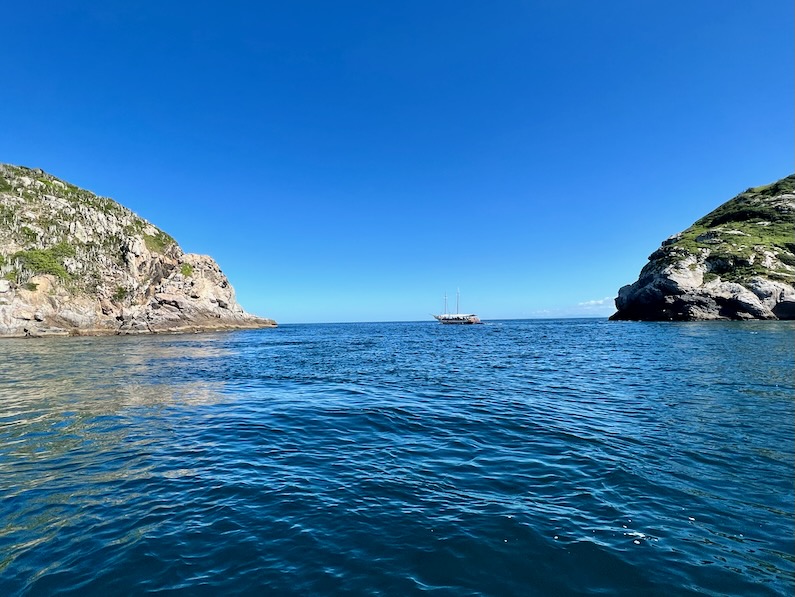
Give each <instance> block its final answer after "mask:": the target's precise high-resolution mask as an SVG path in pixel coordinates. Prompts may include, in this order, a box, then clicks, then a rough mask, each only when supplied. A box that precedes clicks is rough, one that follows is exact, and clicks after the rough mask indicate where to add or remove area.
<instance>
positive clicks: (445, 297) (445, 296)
mask: <svg viewBox="0 0 795 597" xmlns="http://www.w3.org/2000/svg"><path fill="white" fill-rule="evenodd" d="M444 313H447V293H446V292H445V293H444Z"/></svg>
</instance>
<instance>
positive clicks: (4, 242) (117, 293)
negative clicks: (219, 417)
mask: <svg viewBox="0 0 795 597" xmlns="http://www.w3.org/2000/svg"><path fill="white" fill-rule="evenodd" d="M275 325H276V324H275V322H274V321H273V320H271V319H263V318H260V317H256V316H254V315H251V314H249V313H246V312H245V311H244V310H243V308H242V307H241V306H240V305H239V304H238V303H237V300H236V299H235V291H234V289H233V288H232V286H231V284H230V283H229V280H228V279H227V278H226V276H225V275H224V274H223V272H222V271H221V268H220V267H219V266H218V264H217V263H216V262H215V261H214V260H213V259H212V258H211V257H208V256H206V255H194V254H189V253H184V252H183V251H182V249H181V248H180V247H179V245H178V244H177V243H176V241H175V240H174V239H173V238H171V237H170V236H169V235H168V234H166V233H165V232H163V231H162V230H160V229H159V228H157V227H155V226H154V225H152V224H150V223H149V222H147V221H146V220H144V219H142V218H140V217H138V216H137V215H135V214H134V213H133V212H131V211H130V210H128V209H127V208H125V207H123V206H122V205H119V204H118V203H116V202H115V201H113V200H111V199H107V198H104V197H98V196H96V195H94V194H93V193H91V192H89V191H86V190H83V189H79V188H77V187H75V186H74V185H71V184H69V183H66V182H64V181H61V180H58V179H57V178H55V177H53V176H51V175H49V174H46V173H44V172H42V171H41V170H31V169H28V168H22V167H17V166H9V165H3V164H0V336H18V337H25V336H52V335H83V334H142V333H157V332H185V331H207V330H223V329H241V328H259V327H272V326H275Z"/></svg>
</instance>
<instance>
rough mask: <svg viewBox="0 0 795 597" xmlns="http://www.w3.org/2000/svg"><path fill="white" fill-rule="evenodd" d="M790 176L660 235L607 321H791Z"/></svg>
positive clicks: (793, 194)
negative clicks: (665, 236)
mask: <svg viewBox="0 0 795 597" xmlns="http://www.w3.org/2000/svg"><path fill="white" fill-rule="evenodd" d="M793 284H795V175H792V176H788V177H787V178H784V179H782V180H780V181H778V182H776V183H773V184H771V185H767V186H764V187H757V188H754V189H748V190H747V191H746V192H744V193H741V194H740V195H738V196H737V197H735V198H734V199H731V200H730V201H727V202H726V203H724V204H723V205H721V206H720V207H719V208H718V209H716V210H715V211H713V212H711V213H709V214H708V215H706V216H705V217H703V218H701V219H700V220H698V221H697V222H696V223H695V224H693V225H692V226H691V227H690V228H688V229H687V230H685V231H684V232H680V233H679V234H676V235H674V236H672V237H671V238H669V239H667V240H666V241H664V242H663V243H662V246H661V247H660V248H659V249H658V250H657V251H655V252H654V253H652V255H651V256H650V257H649V263H647V264H646V266H645V267H644V268H643V269H642V270H641V272H640V277H639V278H638V280H637V281H636V282H635V283H634V284H631V285H629V286H624V287H623V288H621V289H620V290H619V291H618V297H617V298H616V308H617V309H618V311H617V312H616V313H615V314H614V315H613V316H612V317H611V319H630V320H647V321H671V320H673V321H692V320H710V319H795V286H793Z"/></svg>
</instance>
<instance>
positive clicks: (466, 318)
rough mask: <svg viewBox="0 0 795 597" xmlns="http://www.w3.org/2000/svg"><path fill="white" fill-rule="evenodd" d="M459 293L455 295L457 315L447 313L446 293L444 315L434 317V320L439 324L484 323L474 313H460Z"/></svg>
mask: <svg viewBox="0 0 795 597" xmlns="http://www.w3.org/2000/svg"><path fill="white" fill-rule="evenodd" d="M458 301H459V291H458V290H456V293H455V313H448V312H447V293H446V292H445V293H444V313H442V314H441V315H434V318H435V319H436V320H437V321H438V322H439V323H446V324H457V325H469V324H474V323H483V322H482V321H480V319H479V318H478V316H477V315H475V314H474V313H460V312H459V311H460V309H459V307H458Z"/></svg>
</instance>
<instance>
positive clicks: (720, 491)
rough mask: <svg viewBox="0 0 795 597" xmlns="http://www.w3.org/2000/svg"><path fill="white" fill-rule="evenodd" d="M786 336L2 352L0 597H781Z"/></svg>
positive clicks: (169, 342) (567, 325) (446, 336)
mask: <svg viewBox="0 0 795 597" xmlns="http://www.w3.org/2000/svg"><path fill="white" fill-rule="evenodd" d="M794 343H795V326H793V325H792V324H790V323H768V322H757V323H701V324H699V323H691V324H670V323H669V324H655V323H611V322H607V321H603V320H561V321H502V322H488V323H486V324H485V325H482V326H464V327H459V326H443V325H439V324H437V323H436V322H429V323H424V322H423V323H394V324H383V323H378V324H376V323H369V324H337V325H285V326H282V327H280V328H277V329H274V330H259V331H252V332H236V333H227V334H212V335H211V334H208V335H202V334H199V335H185V336H151V337H138V338H134V337H114V338H64V339H54V338H53V339H42V340H3V341H0V498H1V500H0V594H2V595H17V594H21V595H27V594H30V595H50V594H54V593H59V592H62V593H65V594H72V593H73V594H80V595H108V594H139V593H146V592H165V593H169V592H182V593H186V594H206V595H230V594H263V593H266V594H267V593H269V594H295V595H330V594H342V593H344V594H362V595H378V594H382V595H411V594H422V593H430V594H437V595H567V594H570V595H578V594H583V593H601V594H604V595H614V594H624V595H638V594H652V595H653V594H658V595H671V594H675V595H687V594H707V595H725V594H734V595H792V593H793V587H794V585H795V557H794V555H793V554H795V512H794V509H795V504H794V499H795V498H794V497H793V490H794V488H795V487H794V485H795V408H794V402H795V389H793V370H794V369H795V349H794Z"/></svg>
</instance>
